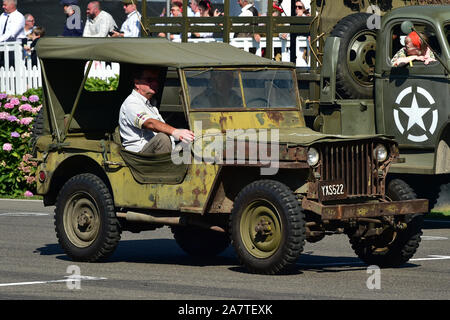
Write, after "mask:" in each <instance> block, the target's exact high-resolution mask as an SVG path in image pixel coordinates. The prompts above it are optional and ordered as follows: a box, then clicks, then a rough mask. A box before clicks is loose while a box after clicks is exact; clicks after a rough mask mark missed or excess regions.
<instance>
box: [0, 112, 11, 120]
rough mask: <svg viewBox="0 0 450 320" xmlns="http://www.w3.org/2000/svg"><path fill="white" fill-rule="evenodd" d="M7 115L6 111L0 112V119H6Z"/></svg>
mask: <svg viewBox="0 0 450 320" xmlns="http://www.w3.org/2000/svg"><path fill="white" fill-rule="evenodd" d="M9 116H10V114H9V113H8V112H4V111H3V112H0V120H6V119H8V117H9Z"/></svg>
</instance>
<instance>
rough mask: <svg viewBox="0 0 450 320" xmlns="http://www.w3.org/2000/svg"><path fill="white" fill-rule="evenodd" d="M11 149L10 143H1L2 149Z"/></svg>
mask: <svg viewBox="0 0 450 320" xmlns="http://www.w3.org/2000/svg"><path fill="white" fill-rule="evenodd" d="M11 150H12V144H11V143H4V144H3V151H8V152H9V151H11Z"/></svg>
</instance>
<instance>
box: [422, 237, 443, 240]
mask: <svg viewBox="0 0 450 320" xmlns="http://www.w3.org/2000/svg"><path fill="white" fill-rule="evenodd" d="M421 238H422V240H448V238H447V237H435V236H421Z"/></svg>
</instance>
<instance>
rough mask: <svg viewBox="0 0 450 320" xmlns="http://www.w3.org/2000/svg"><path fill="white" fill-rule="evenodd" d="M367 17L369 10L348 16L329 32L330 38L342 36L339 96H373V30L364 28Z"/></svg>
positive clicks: (339, 56) (337, 87) (338, 71)
mask: <svg viewBox="0 0 450 320" xmlns="http://www.w3.org/2000/svg"><path fill="white" fill-rule="evenodd" d="M369 17H370V14H368V13H355V14H352V15H349V16H347V17H345V18H343V19H342V20H340V21H339V22H338V23H337V24H336V26H335V27H334V28H333V30H332V31H331V36H332V37H338V38H341V45H340V47H339V53H338V61H340V63H338V65H337V69H336V90H337V92H338V93H339V95H340V96H341V97H342V98H347V99H371V98H373V95H374V92H373V89H374V76H373V74H374V71H375V50H376V30H370V29H369V28H368V27H367V21H368V18H369Z"/></svg>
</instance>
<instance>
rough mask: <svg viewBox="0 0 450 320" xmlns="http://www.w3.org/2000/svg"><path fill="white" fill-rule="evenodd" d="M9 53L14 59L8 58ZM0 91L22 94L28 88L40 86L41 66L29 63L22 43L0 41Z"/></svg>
mask: <svg viewBox="0 0 450 320" xmlns="http://www.w3.org/2000/svg"><path fill="white" fill-rule="evenodd" d="M10 54H11V56H13V57H14V61H11V60H10ZM0 60H3V65H2V66H0V92H2V93H7V94H22V93H24V92H25V91H27V90H28V89H30V88H39V87H41V86H42V79H41V67H40V65H39V63H38V64H37V66H32V65H31V59H30V58H27V56H26V55H25V51H24V49H23V46H22V43H21V42H20V41H17V42H2V43H0Z"/></svg>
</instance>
